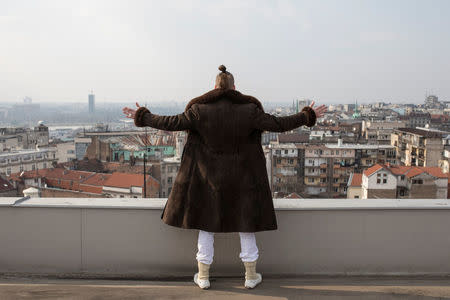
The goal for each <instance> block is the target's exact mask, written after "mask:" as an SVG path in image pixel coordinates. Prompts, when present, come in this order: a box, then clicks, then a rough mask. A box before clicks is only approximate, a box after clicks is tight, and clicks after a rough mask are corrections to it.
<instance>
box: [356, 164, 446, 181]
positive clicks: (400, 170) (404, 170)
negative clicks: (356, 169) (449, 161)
mask: <svg viewBox="0 0 450 300" xmlns="http://www.w3.org/2000/svg"><path fill="white" fill-rule="evenodd" d="M381 169H385V170H388V171H390V172H391V173H392V174H394V175H405V176H406V177H408V178H412V177H414V176H417V175H419V174H422V173H427V174H429V175H431V176H433V177H437V178H447V177H448V175H447V174H444V173H443V172H442V170H441V168H439V167H416V166H397V165H381V164H376V165H374V166H372V167H370V168H368V169H367V170H364V172H363V173H364V175H365V176H367V177H369V176H370V175H372V174H373V173H375V172H378V171H379V170H381Z"/></svg>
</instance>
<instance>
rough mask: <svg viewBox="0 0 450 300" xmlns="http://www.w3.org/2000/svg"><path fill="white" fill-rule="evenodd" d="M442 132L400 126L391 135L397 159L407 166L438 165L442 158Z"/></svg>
mask: <svg viewBox="0 0 450 300" xmlns="http://www.w3.org/2000/svg"><path fill="white" fill-rule="evenodd" d="M442 138H443V135H442V133H441V132H436V131H432V130H425V129H418V128H399V129H396V130H394V132H393V133H392V135H391V145H392V146H394V147H395V150H396V153H397V159H398V161H399V163H400V164H402V165H405V166H419V167H436V166H439V160H441V159H442V153H443V151H444V144H443V142H442Z"/></svg>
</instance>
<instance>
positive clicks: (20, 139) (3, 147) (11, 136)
mask: <svg viewBox="0 0 450 300" xmlns="http://www.w3.org/2000/svg"><path fill="white" fill-rule="evenodd" d="M48 143H49V133H48V127H47V126H45V125H44V123H43V122H39V123H38V125H37V126H35V127H34V128H25V127H4V128H0V151H1V152H5V151H13V150H24V149H35V148H36V147H48Z"/></svg>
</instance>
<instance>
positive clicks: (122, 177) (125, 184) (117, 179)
mask: <svg viewBox="0 0 450 300" xmlns="http://www.w3.org/2000/svg"><path fill="white" fill-rule="evenodd" d="M153 180H155V179H154V178H153V177H151V176H150V175H147V182H150V181H153ZM105 186H110V187H119V188H130V187H132V186H135V187H142V186H144V175H143V174H129V173H119V172H115V173H112V174H111V177H109V178H108V180H106V182H105Z"/></svg>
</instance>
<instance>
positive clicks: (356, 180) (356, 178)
mask: <svg viewBox="0 0 450 300" xmlns="http://www.w3.org/2000/svg"><path fill="white" fill-rule="evenodd" d="M361 184H362V173H353V175H352V182H351V183H350V186H359V187H361Z"/></svg>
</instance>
